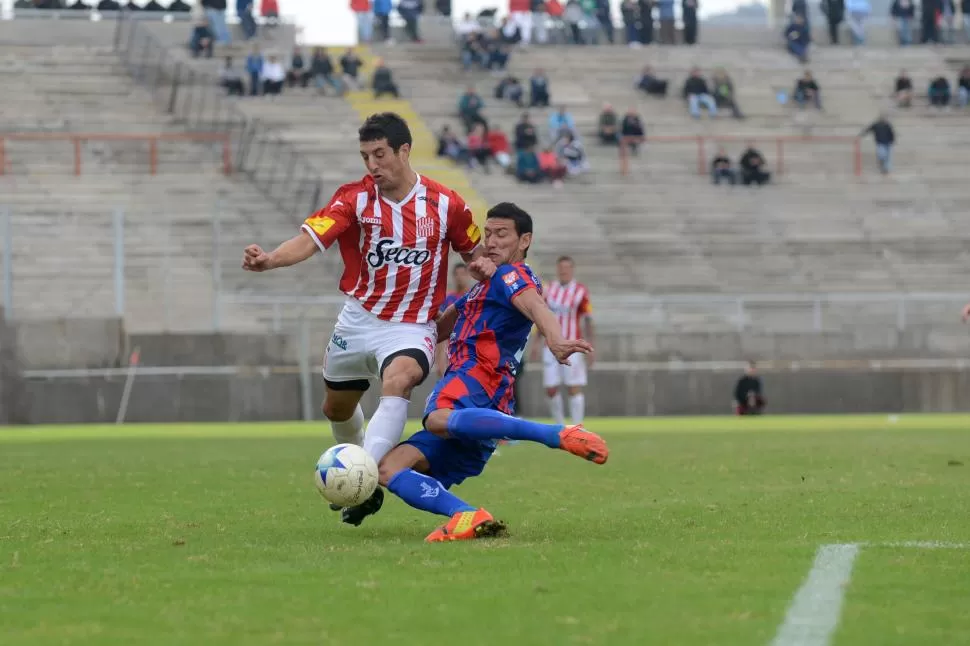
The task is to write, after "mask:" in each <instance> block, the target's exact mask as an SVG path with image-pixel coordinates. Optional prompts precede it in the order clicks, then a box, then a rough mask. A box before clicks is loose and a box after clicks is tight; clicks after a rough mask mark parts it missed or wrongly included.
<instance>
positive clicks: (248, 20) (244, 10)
mask: <svg viewBox="0 0 970 646" xmlns="http://www.w3.org/2000/svg"><path fill="white" fill-rule="evenodd" d="M236 15H237V16H239V26H240V27H242V30H243V36H244V37H245V40H252V39H253V38H255V37H256V32H257V31H258V29H259V27H258V26H257V25H256V19H255V18H254V17H253V0H236Z"/></svg>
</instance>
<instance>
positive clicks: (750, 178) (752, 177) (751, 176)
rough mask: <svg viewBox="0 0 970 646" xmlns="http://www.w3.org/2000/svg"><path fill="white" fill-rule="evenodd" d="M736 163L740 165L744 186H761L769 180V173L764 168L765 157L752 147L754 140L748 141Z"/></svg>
mask: <svg viewBox="0 0 970 646" xmlns="http://www.w3.org/2000/svg"><path fill="white" fill-rule="evenodd" d="M738 165H739V166H740V167H741V183H742V184H744V185H745V186H749V185H751V184H757V185H758V186H761V185H763V184H767V183H768V182H769V181H771V173H769V172H768V171H766V170H765V158H764V156H763V155H762V154H761V153H760V152H759V151H758V149H757V148H755V147H754V142H748V149H747V150H745V151H744V154H743V155H741V161H740V162H739V163H738Z"/></svg>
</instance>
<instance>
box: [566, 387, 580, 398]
mask: <svg viewBox="0 0 970 646" xmlns="http://www.w3.org/2000/svg"><path fill="white" fill-rule="evenodd" d="M581 392H583V388H582V386H570V387H569V395H570V397H572V396H575V395H578V394H580V393H581Z"/></svg>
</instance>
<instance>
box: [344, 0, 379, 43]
mask: <svg viewBox="0 0 970 646" xmlns="http://www.w3.org/2000/svg"><path fill="white" fill-rule="evenodd" d="M350 10H351V11H353V12H354V15H355V16H357V37H358V38H359V39H360V42H361V43H369V42H370V40H371V38H373V37H374V14H373V13H371V6H370V0H350Z"/></svg>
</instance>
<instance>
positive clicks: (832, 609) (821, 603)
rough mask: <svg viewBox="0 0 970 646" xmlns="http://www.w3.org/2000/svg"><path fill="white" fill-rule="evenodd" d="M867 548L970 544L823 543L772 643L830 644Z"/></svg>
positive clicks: (962, 545)
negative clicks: (858, 560)
mask: <svg viewBox="0 0 970 646" xmlns="http://www.w3.org/2000/svg"><path fill="white" fill-rule="evenodd" d="M863 547H907V548H916V549H924V550H946V549H949V550H966V549H970V543H946V542H942V541H897V542H887V543H841V544H833V545H822V546H821V547H819V548H818V552H817V553H816V555H815V563H814V564H813V565H812V569H811V570H810V571H809V573H808V577H807V578H806V579H805V583H803V584H802V587H801V588H799V589H798V592H796V593H795V598H794V599H792V603H791V606H790V607H789V608H788V614H787V615H785V620H784V622H782V624H781V626H779V628H778V633H777V634H776V635H775V639H774V640H773V641H772V642H771V646H828V645H829V643H830V642H831V640H832V635H833V633H834V632H835V629H836V627H837V626H838V625H839V617H840V616H841V614H842V602H843V601H844V599H845V589H846V588H847V587H848V585H849V581H850V580H851V578H852V567H853V565H854V564H855V559H856V557H857V556H858V555H859V550H860V549H861V548H863Z"/></svg>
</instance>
